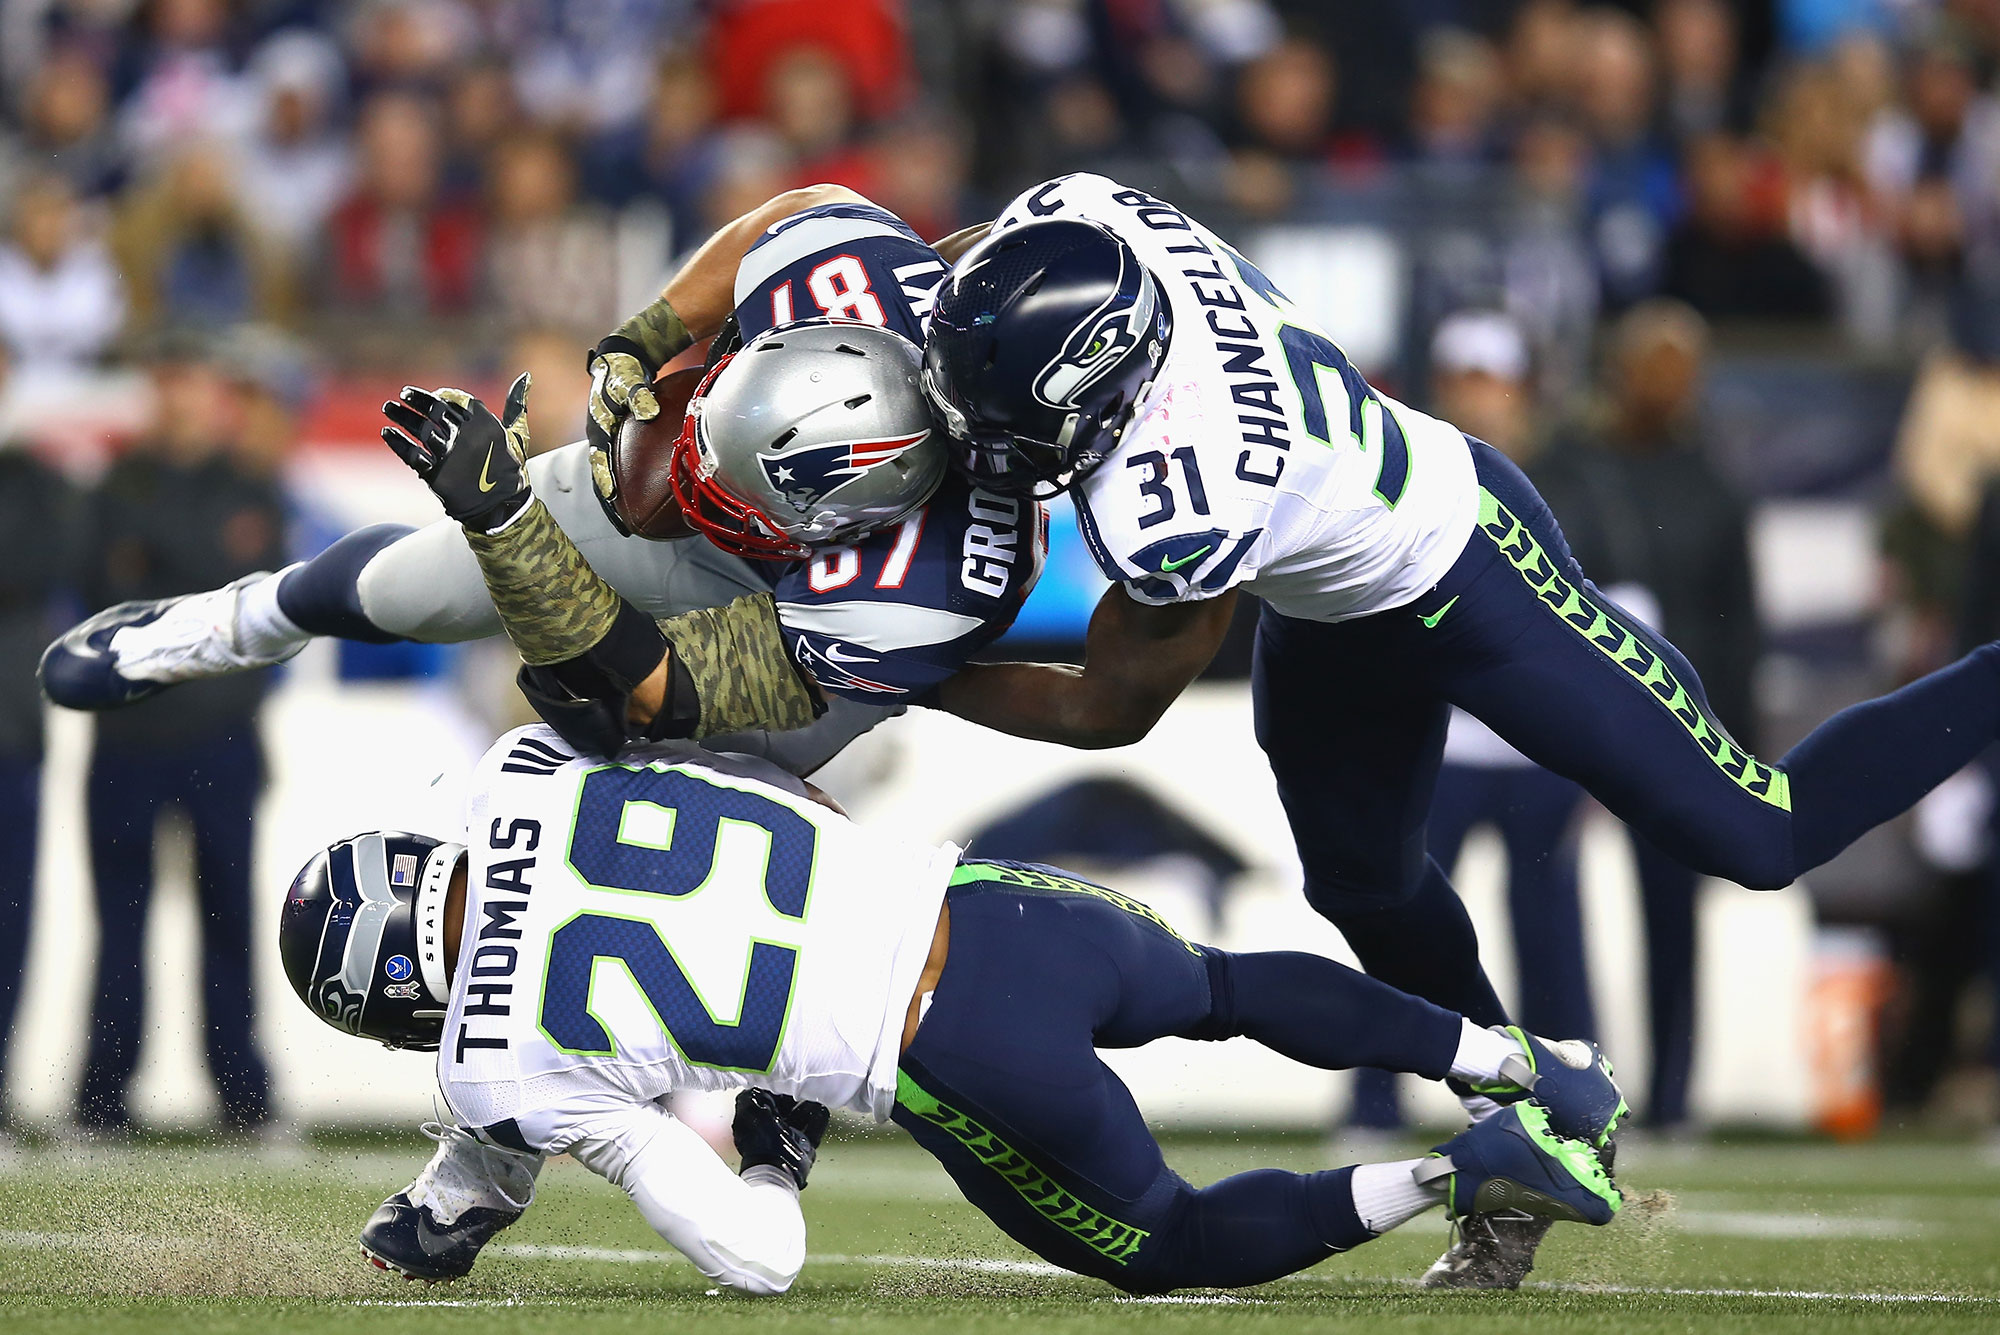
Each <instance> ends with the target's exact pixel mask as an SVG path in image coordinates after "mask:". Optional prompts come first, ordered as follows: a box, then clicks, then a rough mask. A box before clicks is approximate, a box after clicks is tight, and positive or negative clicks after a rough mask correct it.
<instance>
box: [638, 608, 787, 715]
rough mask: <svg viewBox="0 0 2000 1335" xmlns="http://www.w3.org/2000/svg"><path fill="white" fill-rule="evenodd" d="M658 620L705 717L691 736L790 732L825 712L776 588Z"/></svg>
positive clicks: (677, 663)
mask: <svg viewBox="0 0 2000 1335" xmlns="http://www.w3.org/2000/svg"><path fill="white" fill-rule="evenodd" d="M659 625H660V633H661V634H663V635H665V636H666V637H667V643H668V644H669V645H671V646H672V648H673V655H674V663H675V665H676V666H677V667H678V668H680V669H684V670H685V671H686V673H687V675H688V680H689V684H690V685H692V687H693V689H694V695H695V698H696V699H697V700H698V701H699V702H700V722H699V723H697V724H696V725H695V728H694V731H693V732H692V733H689V734H688V735H689V736H692V737H694V738H697V739H698V738H702V737H714V736H718V735H720V734H722V733H730V732H757V731H769V732H790V731H792V730H793V729H794V728H803V727H805V726H806V725H808V724H810V723H811V722H812V721H813V720H814V719H816V718H818V717H819V716H820V715H821V714H823V713H825V712H826V702H825V701H824V700H822V699H821V698H820V695H819V691H818V689H817V687H815V686H814V685H813V684H812V683H811V682H810V681H808V679H807V678H806V677H805V676H804V674H802V673H801V672H800V671H799V669H798V667H797V666H796V665H795V664H794V663H793V662H792V655H791V650H790V649H789V648H788V647H787V646H786V644H785V635H784V632H783V631H782V630H781V629H779V626H778V605H777V603H776V602H775V601H773V599H772V597H771V595H770V594H768V593H746V594H744V595H743V596H742V597H741V598H738V599H737V600H736V601H735V602H733V603H727V604H725V605H723V606H721V607H700V608H696V609H695V610H694V611H692V612H683V613H681V614H680V615H679V616H677V617H668V618H667V619H665V620H663V621H661V622H660V623H659Z"/></svg>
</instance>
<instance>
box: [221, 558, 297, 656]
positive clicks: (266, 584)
mask: <svg viewBox="0 0 2000 1335" xmlns="http://www.w3.org/2000/svg"><path fill="white" fill-rule="evenodd" d="M303 564H305V563H304V562H302V561H300V562H294V563H293V564H291V565H288V566H286V567H285V568H284V569H283V570H280V571H279V572H278V573H277V574H275V575H266V576H265V577H264V578H262V579H260V580H258V581H257V582H256V583H255V584H249V585H245V586H244V587H243V588H242V589H241V590H239V591H238V593H237V595H236V628H235V629H236V648H237V650H238V651H239V652H240V653H242V654H243V656H244V657H246V658H268V659H271V660H272V661H274V662H275V661H278V660H281V659H286V658H290V657H291V656H292V655H293V654H295V653H297V652H298V651H299V650H300V649H303V648H304V647H305V646H306V643H307V641H309V640H311V639H312V635H311V634H310V633H308V632H306V631H303V630H300V629H299V627H298V624H297V623H296V622H294V621H293V620H292V619H291V618H290V617H288V616H286V615H285V613H284V609H283V608H281V607H279V606H278V584H279V583H280V581H282V580H283V579H284V578H285V576H287V575H289V574H291V573H292V572H293V571H294V570H297V569H298V568H299V566H301V565H303Z"/></svg>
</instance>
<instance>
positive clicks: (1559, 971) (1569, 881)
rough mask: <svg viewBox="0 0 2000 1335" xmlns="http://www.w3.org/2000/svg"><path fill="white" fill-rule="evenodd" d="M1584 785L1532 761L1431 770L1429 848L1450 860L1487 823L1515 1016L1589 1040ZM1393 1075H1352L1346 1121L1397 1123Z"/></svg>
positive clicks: (1537, 1029) (1544, 1030) (1543, 1029)
mask: <svg viewBox="0 0 2000 1335" xmlns="http://www.w3.org/2000/svg"><path fill="white" fill-rule="evenodd" d="M1582 801H1583V793H1582V791H1581V790H1580V789H1578V788H1577V786H1576V785H1575V784H1573V783H1571V782H1570V781H1569V780H1568V779H1564V778H1560V777H1558V776H1557V775H1554V774H1551V773H1549V772H1548V771H1547V770H1545V769H1542V768H1540V767H1539V766H1536V765H1454V764H1451V763H1449V762H1447V763H1446V764H1445V765H1444V766H1443V767H1442V768H1441V769H1440V770H1439V771H1438V784H1437V798H1436V800H1435V801H1434V802H1432V804H1431V814H1430V830H1429V835H1428V847H1429V848H1430V854H1431V856H1432V857H1434V858H1436V859H1437V862H1438V865H1439V866H1440V867H1446V868H1449V867H1454V866H1456V865H1457V864H1458V855H1459V851H1460V850H1461V849H1462V848H1463V847H1464V844H1465V839H1466V836H1467V835H1468V834H1470V833H1471V832H1472V830H1473V829H1474V828H1475V827H1477V826H1479V825H1484V824H1488V823H1490V824H1492V825H1493V826H1494V827H1495V828H1496V829H1497V830H1498V831H1499V832H1500V841H1501V843H1502V844H1503V845H1504V846H1505V848H1506V850H1507V916H1508V918H1509V920H1510V921H1511V922H1512V923H1513V927H1514V960H1515V966H1516V969H1515V972H1516V975H1517V976H1518V978H1519V980H1520V1005H1519V1006H1517V1007H1516V1008H1515V1013H1514V1018H1515V1019H1516V1020H1517V1021H1518V1022H1519V1023H1520V1024H1521V1025H1522V1026H1524V1027H1525V1028H1527V1029H1528V1030H1529V1031H1530V1032H1533V1033H1537V1034H1546V1035H1549V1036H1550V1037H1554V1038H1595V1037H1596V1036H1597V1016H1596V1012H1595V1010H1594V1009H1593V1008H1592V1006H1591V1002H1590V970H1589V967H1588V965H1587V964H1586V962H1585V958H1584V942H1583V910H1582V907H1581V906H1580V905H1579V904H1578V902H1577V884H1576V839H1575V838H1574V833H1573V830H1572V827H1573V826H1574V825H1575V823H1576V812H1577V808H1578V807H1579V806H1580V805H1581V804H1582ZM1402 1120H1403V1119H1402V1113H1401V1111H1400V1110H1399V1108H1398V1107H1397V1102H1396V1081H1395V1077H1394V1076H1392V1075H1390V1074H1389V1073H1388V1072H1386V1071H1381V1070H1377V1069H1375V1068H1374V1067H1368V1068H1366V1069H1364V1070H1360V1071H1356V1072H1355V1073H1354V1094H1353V1103H1352V1105H1351V1108H1350V1110H1349V1113H1348V1117H1347V1121H1348V1124H1349V1125H1352V1126H1364V1127H1379V1128H1389V1127H1396V1126H1401V1125H1402Z"/></svg>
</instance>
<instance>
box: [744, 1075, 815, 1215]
mask: <svg viewBox="0 0 2000 1335" xmlns="http://www.w3.org/2000/svg"><path fill="white" fill-rule="evenodd" d="M827 1116H828V1115H827V1111H826V1105H825V1104H821V1103H811V1102H807V1101H804V1100H800V1099H795V1098H792V1097H791V1096H790V1095H788V1094H773V1093H771V1092H770V1091H769V1090H764V1089H746V1090H744V1091H743V1092H742V1093H741V1094H738V1095H737V1096H736V1118H735V1120H734V1121H732V1122H731V1123H730V1124H729V1131H730V1134H731V1135H733V1136H734V1137H735V1138H736V1152H737V1153H738V1154H739V1155H741V1156H742V1158H743V1166H742V1168H741V1169H739V1170H738V1171H739V1172H741V1173H743V1174H745V1175H748V1173H749V1171H750V1170H751V1169H753V1168H775V1169H777V1170H778V1171H779V1172H781V1173H783V1174H784V1175H785V1176H786V1177H788V1178H790V1179H791V1180H792V1183H793V1185H794V1186H796V1187H798V1189H799V1190H800V1191H804V1190H805V1189H806V1175H807V1174H808V1173H810V1172H812V1166H813V1160H815V1159H817V1158H818V1157H819V1143H820V1141H822V1140H824V1139H825V1138H826V1124H827Z"/></svg>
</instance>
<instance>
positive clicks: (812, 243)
mask: <svg viewBox="0 0 2000 1335" xmlns="http://www.w3.org/2000/svg"><path fill="white" fill-rule="evenodd" d="M945 268H946V266H945V263H944V261H943V260H941V259H939V258H938V254H937V252H936V251H934V250H932V249H931V248H930V247H929V246H927V245H925V244H924V243H923V241H922V239H921V238H919V237H918V236H917V234H916V233H915V232H913V231H911V230H910V228H909V226H908V224H906V223H904V222H903V220H902V219H900V218H898V217H896V215H895V214H893V213H890V212H888V211H887V210H886V209H880V208H877V207H875V206H874V205H873V204H828V205H823V206H821V207H819V208H814V209H806V210H804V211H802V212H799V213H795V214H793V215H791V216H790V217H788V218H785V219H783V220H781V221H779V222H778V223H776V224H774V225H773V226H772V227H771V228H770V230H769V231H767V232H765V233H764V235H763V236H762V237H760V238H758V240H757V244H756V245H754V246H752V247H751V249H750V252H749V253H748V254H747V255H745V256H744V258H743V263H742V265H741V266H740V267H738V269H737V271H736V294H735V295H736V320H737V323H738V324H739V325H740V326H741V327H742V336H743V338H744V339H745V340H746V341H748V340H749V339H753V338H755V337H757V335H759V334H761V333H763V332H764V331H765V330H767V329H771V328H773V327H775V326H777V325H780V324H785V323H788V322H790V321H792V320H804V319H810V318H812V317H815V316H820V315H830V316H835V317H839V318H843V319H849V320H861V321H864V322H866V323H868V324H874V325H882V326H885V327H887V328H889V329H893V330H895V331H896V332H897V333H899V334H901V335H903V336H904V337H905V338H907V339H909V340H910V341H911V342H913V343H916V344H918V345H921V344H922V343H923V339H924V323H925V321H926V320H927V319H928V318H929V316H930V309H931V301H932V298H933V297H934V295H935V293H936V291H937V285H938V282H939V281H940V280H941V279H942V278H943V277H944V274H945ZM1047 543H1048V533H1047V519H1046V517H1045V516H1044V514H1043V512H1042V508H1041V506H1039V505H1037V504H1036V503H1035V502H1033V501H1019V500H1013V499H1011V498H1008V497H1003V496H994V495H992V494H990V493H987V492H983V491H976V490H974V489H972V488H971V487H969V486H968V485H967V484H966V483H964V482H962V481H960V480H959V479H958V478H957V477H956V476H955V475H947V477H946V479H945V481H944V482H943V483H942V484H941V485H940V486H939V488H938V490H937V494H936V495H934V496H933V497H931V499H930V501H929V502H928V503H927V504H925V505H924V506H923V507H921V508H920V509H918V510H916V511H915V512H914V513H912V514H911V515H909V516H908V517H907V518H906V519H904V520H903V522H902V523H900V524H898V525H896V526H895V527H894V528H889V529H884V530H883V531H882V532H880V533H876V534H873V535H871V536H870V537H867V538H865V539H863V540H862V541H860V542H858V543H854V544H852V545H850V546H845V547H825V548H821V549H820V550H819V551H818V552H816V553H815V554H814V556H813V559H812V560H810V561H799V562H791V563H787V564H784V565H777V564H773V565H771V566H770V567H769V573H770V574H771V576H772V579H773V588H772V596H773V597H774V598H776V599H777V603H778V620H779V622H780V624H781V625H782V626H783V627H784V630H785V637H786V639H787V640H788V641H789V642H790V644H791V647H792V652H793V654H794V656H795V657H796V658H797V659H798V661H799V663H800V664H801V665H803V666H804V667H805V669H806V670H807V671H809V672H811V673H812V675H813V676H814V677H815V678H816V679H817V680H818V681H819V684H820V686H821V687H822V688H823V689H824V690H826V691H827V692H829V693H831V694H833V695H839V696H844V697H846V698H847V699H850V700H858V701H861V702H863V703H866V704H877V705H896V704H900V703H903V701H904V699H905V698H906V697H908V696H911V695H917V694H921V693H922V692H924V691H927V690H929V689H930V688H931V687H933V686H936V685H937V684H938V683H939V682H941V681H943V680H944V679H945V678H946V677H949V676H951V675H952V674H953V673H954V672H957V671H958V670H959V668H961V667H963V666H964V665H965V662H966V660H967V659H968V658H970V657H971V656H972V655H973V654H974V653H975V652H977V651H978V650H980V649H982V648H984V647H985V646H987V645H988V644H991V643H992V642H993V641H994V640H996V639H998V638H999V637H1000V635H1001V634H1002V633H1004V632H1005V631H1006V629H1007V627H1008V626H1010V625H1012V624H1013V622H1014V614H1015V613H1016V612H1018V611H1020V609H1021V603H1022V601H1023V600H1024V599H1026V598H1027V596H1028V591H1029V589H1031V588H1033V587H1034V583H1035V579H1036V577H1037V576H1039V575H1040V574H1041V569H1042V557H1043V554H1044V553H1045V552H1046V550H1047Z"/></svg>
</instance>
